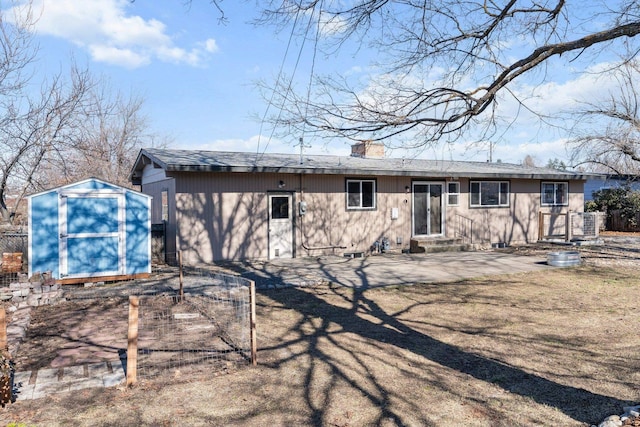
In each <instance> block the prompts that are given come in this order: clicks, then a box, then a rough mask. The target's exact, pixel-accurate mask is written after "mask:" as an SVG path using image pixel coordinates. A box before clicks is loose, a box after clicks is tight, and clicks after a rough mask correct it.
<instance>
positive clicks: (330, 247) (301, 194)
mask: <svg viewBox="0 0 640 427" xmlns="http://www.w3.org/2000/svg"><path fill="white" fill-rule="evenodd" d="M299 178H300V199H301V200H300V201H302V196H303V195H304V188H303V187H302V174H300V175H299ZM298 217H299V218H300V242H301V243H300V245H301V246H302V248H303V249H304V250H307V251H314V250H322V249H347V247H346V246H339V245H332V244H331V242H329V245H328V246H307V244H306V243H305V242H304V236H305V234H304V217H305V216H304V215H300V214H299V212H298Z"/></svg>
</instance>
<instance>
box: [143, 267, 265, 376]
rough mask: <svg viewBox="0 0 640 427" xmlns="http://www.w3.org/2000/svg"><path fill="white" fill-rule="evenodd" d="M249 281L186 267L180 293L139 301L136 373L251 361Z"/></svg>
mask: <svg viewBox="0 0 640 427" xmlns="http://www.w3.org/2000/svg"><path fill="white" fill-rule="evenodd" d="M252 286H253V284H252V282H251V281H249V280H246V279H243V278H240V277H235V276H228V275H224V274H219V273H214V272H211V271H206V270H202V269H193V270H189V271H188V272H186V273H185V274H184V277H183V279H182V289H183V293H182V294H181V293H180V291H179V290H178V289H174V292H173V294H170V293H164V294H156V295H145V296H143V297H141V298H140V300H139V308H138V310H139V313H138V333H137V375H138V377H140V378H153V377H156V376H159V375H167V374H171V375H175V374H176V373H178V372H179V373H181V374H185V373H187V372H191V371H194V370H197V371H202V370H206V371H209V372H211V371H216V370H223V369H225V368H227V367H228V366H229V365H230V364H236V363H246V362H248V361H251V360H252V354H254V353H255V351H254V350H253V351H252V337H251V335H252V332H251V324H252V320H251V317H252V316H251V311H252V309H251V307H252V304H251V302H252Z"/></svg>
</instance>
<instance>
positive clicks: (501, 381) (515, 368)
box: [0, 265, 640, 426]
mask: <svg viewBox="0 0 640 427" xmlns="http://www.w3.org/2000/svg"><path fill="white" fill-rule="evenodd" d="M638 285H640V265H637V266H633V265H631V266H628V265H624V266H617V267H615V268H606V267H600V266H599V267H594V266H582V267H579V268H570V269H555V270H552V271H545V272H542V273H535V274H518V275H508V276H499V277H492V278H484V279H477V280H469V281H463V282H456V283H444V284H421V285H416V286H412V287H394V288H384V289H372V290H365V291H357V290H353V289H344V288H338V287H332V286H318V287H315V288H307V289H302V288H291V289H285V290H274V291H263V292H261V294H260V295H259V299H258V316H259V317H258V319H259V348H260V351H259V355H258V356H259V363H260V365H259V366H258V367H256V368H249V367H247V368H241V369H239V370H234V371H233V372H229V373H228V374H225V375H218V376H209V377H201V378H193V377H190V378H185V377H183V376H180V375H176V376H174V377H172V378H165V379H164V380H163V381H153V382H142V383H140V384H139V385H138V386H136V387H134V388H132V389H125V388H111V389H87V390H82V391H77V392H73V393H67V394H58V395H52V396H50V397H49V398H46V399H40V400H34V401H18V402H16V403H14V404H12V405H9V406H7V407H6V408H4V409H3V410H2V412H1V413H0V419H1V420H3V421H4V422H5V423H7V422H10V421H20V422H23V423H26V424H27V425H39V426H40V425H42V426H45V425H46V426H56V425H76V426H85V425H86V426H130V425H154V426H163V425H166V426H174V425H175V426H177V425H189V426H233V425H238V426H240V425H242V426H293V425H296V426H305V425H306V426H370V425H378V426H395V425H412V426H532V425H542V426H588V425H590V424H593V423H598V422H599V421H601V420H602V418H604V417H605V416H607V415H609V414H611V413H620V412H621V410H622V406H625V405H628V404H632V403H633V404H637V402H638V401H639V400H640V389H639V387H638V384H639V381H638V380H639V379H640V378H639V373H640V358H639V357H640V356H638V355H639V354H640V343H639V342H638V339H637V327H638V324H639V322H638V321H639V320H640V319H639V315H638V310H637V294H638Z"/></svg>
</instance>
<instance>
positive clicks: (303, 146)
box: [297, 137, 311, 164]
mask: <svg viewBox="0 0 640 427" xmlns="http://www.w3.org/2000/svg"><path fill="white" fill-rule="evenodd" d="M297 145H299V146H300V164H303V163H304V160H303V158H302V154H303V152H304V149H305V148H310V147H311V146H310V145H305V144H304V139H303V138H302V137H300V138H298V144H297Z"/></svg>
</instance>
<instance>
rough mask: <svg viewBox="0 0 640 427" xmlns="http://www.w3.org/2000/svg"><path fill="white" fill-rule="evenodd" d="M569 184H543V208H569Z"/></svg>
mask: <svg viewBox="0 0 640 427" xmlns="http://www.w3.org/2000/svg"><path fill="white" fill-rule="evenodd" d="M568 194H569V183H567V182H543V183H542V194H541V198H542V206H567V205H568V204H569V197H568Z"/></svg>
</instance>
